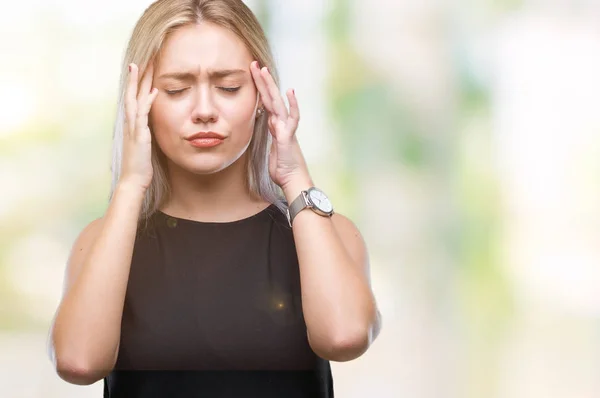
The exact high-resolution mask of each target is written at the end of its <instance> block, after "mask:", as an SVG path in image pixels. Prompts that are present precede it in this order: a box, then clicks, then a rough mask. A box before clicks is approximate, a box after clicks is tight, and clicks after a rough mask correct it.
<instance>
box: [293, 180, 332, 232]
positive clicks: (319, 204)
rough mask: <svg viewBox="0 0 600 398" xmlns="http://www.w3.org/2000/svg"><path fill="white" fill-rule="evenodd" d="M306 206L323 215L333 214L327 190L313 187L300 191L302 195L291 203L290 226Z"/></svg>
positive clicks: (329, 215)
mask: <svg viewBox="0 0 600 398" xmlns="http://www.w3.org/2000/svg"><path fill="white" fill-rule="evenodd" d="M306 208H309V209H311V210H312V211H314V212H315V213H317V214H318V215H320V216H323V217H331V216H332V215H333V206H332V205H331V202H330V201H329V198H328V197H327V195H325V192H323V191H321V190H320V189H319V188H315V187H312V188H309V189H307V190H305V191H302V192H300V195H298V197H297V198H296V199H294V200H293V201H292V203H291V204H290V205H289V207H288V210H287V219H288V222H289V224H290V227H291V226H292V222H293V221H294V218H295V217H296V215H297V214H298V213H300V212H301V211H302V210H304V209H306Z"/></svg>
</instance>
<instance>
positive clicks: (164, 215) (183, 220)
mask: <svg viewBox="0 0 600 398" xmlns="http://www.w3.org/2000/svg"><path fill="white" fill-rule="evenodd" d="M275 208H276V206H275V204H274V203H271V204H269V206H267V207H265V208H264V209H262V210H260V211H259V212H257V213H254V214H252V215H250V216H248V217H244V218H240V219H239V220H233V221H198V220H191V219H187V218H181V217H175V216H172V215H170V214H167V213H165V212H163V211H161V210H156V214H158V215H159V216H161V217H162V218H164V219H166V220H167V222H169V221H170V222H173V221H175V222H176V223H177V224H179V223H185V224H190V225H219V226H225V225H237V224H241V223H244V222H247V221H251V220H253V219H255V218H258V217H259V216H261V215H262V214H264V213H267V212H268V211H269V210H270V209H275Z"/></svg>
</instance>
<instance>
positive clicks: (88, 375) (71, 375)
mask: <svg viewBox="0 0 600 398" xmlns="http://www.w3.org/2000/svg"><path fill="white" fill-rule="evenodd" d="M68 351H72V350H68ZM52 362H53V364H54V368H55V370H56V373H57V374H58V376H59V377H60V378H61V379H63V380H64V381H66V382H68V383H71V384H76V385H81V386H86V385H90V384H94V383H95V382H97V381H99V380H102V379H103V378H104V377H106V376H107V375H108V374H109V373H110V372H111V371H112V368H113V367H114V366H106V364H104V365H101V364H99V363H98V362H97V361H91V360H90V359H89V358H87V355H81V353H78V352H65V351H63V350H53V351H52Z"/></svg>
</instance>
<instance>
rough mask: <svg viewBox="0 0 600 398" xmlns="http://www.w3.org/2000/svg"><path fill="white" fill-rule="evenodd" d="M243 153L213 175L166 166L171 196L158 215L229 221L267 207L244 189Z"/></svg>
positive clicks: (260, 199)
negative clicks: (162, 213) (165, 214)
mask: <svg viewBox="0 0 600 398" xmlns="http://www.w3.org/2000/svg"><path fill="white" fill-rule="evenodd" d="M246 156H247V155H246V153H244V154H243V155H242V156H240V158H239V159H238V160H237V161H235V162H234V163H233V164H231V165H230V166H229V167H227V168H225V169H224V170H221V171H219V172H217V173H213V174H195V173H192V172H190V171H188V170H185V169H182V168H181V167H179V166H177V165H175V164H173V163H171V162H169V165H168V179H169V184H170V187H171V194H170V196H169V198H168V200H167V202H166V203H165V204H164V205H163V206H162V207H161V211H164V212H165V213H168V214H170V215H172V216H177V217H183V218H188V219H194V220H206V221H229V220H235V219H240V218H244V217H246V216H248V215H249V214H254V213H256V212H257V211H258V210H261V209H262V208H264V207H266V206H268V203H267V202H265V201H264V200H263V199H262V198H260V197H256V196H255V195H253V194H252V193H251V192H250V191H249V189H248V186H247V183H246V179H247V173H246V167H245V164H246Z"/></svg>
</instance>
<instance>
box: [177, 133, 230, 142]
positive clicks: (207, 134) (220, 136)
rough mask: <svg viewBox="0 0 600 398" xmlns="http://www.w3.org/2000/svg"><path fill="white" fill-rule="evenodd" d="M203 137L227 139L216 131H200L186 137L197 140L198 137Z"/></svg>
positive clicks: (189, 139)
mask: <svg viewBox="0 0 600 398" xmlns="http://www.w3.org/2000/svg"><path fill="white" fill-rule="evenodd" d="M201 138H217V139H219V140H223V139H225V136H224V135H222V134H219V133H215V132H214V131H201V132H199V133H196V134H193V135H190V136H189V137H186V140H188V141H192V140H197V139H201Z"/></svg>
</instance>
